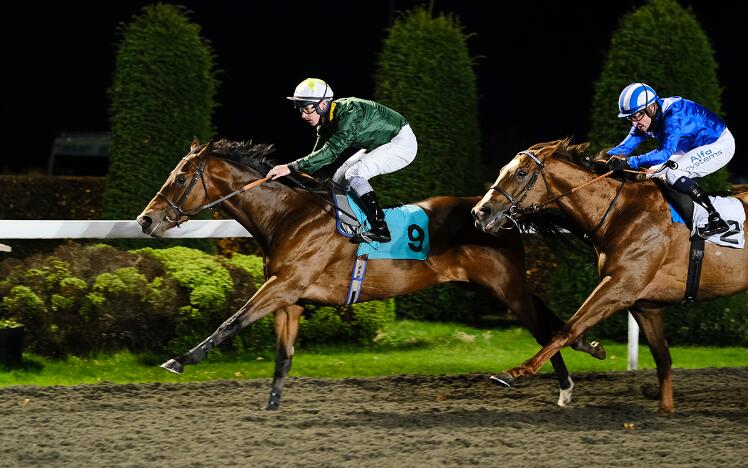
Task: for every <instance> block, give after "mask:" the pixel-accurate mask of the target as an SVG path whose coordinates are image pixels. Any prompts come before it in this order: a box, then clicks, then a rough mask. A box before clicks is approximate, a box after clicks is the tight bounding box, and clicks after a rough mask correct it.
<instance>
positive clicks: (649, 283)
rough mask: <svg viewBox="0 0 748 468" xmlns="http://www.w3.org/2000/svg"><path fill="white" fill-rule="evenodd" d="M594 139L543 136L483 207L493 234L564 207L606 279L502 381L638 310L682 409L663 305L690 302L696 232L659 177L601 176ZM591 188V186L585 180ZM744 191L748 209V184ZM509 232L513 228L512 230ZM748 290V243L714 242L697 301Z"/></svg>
mask: <svg viewBox="0 0 748 468" xmlns="http://www.w3.org/2000/svg"><path fill="white" fill-rule="evenodd" d="M586 147H587V145H571V144H570V142H569V140H559V141H556V142H552V143H542V144H537V145H535V146H533V147H531V148H530V149H528V150H527V151H521V152H520V153H518V154H517V156H515V157H514V159H513V160H512V161H510V162H509V164H507V165H506V166H504V167H503V168H502V169H501V172H500V173H499V177H498V179H496V182H495V183H494V185H493V186H492V187H491V189H490V190H489V191H488V193H486V195H485V196H484V197H483V199H482V200H481V201H480V203H478V204H477V205H476V206H475V207H474V208H473V216H474V217H475V219H476V226H477V227H478V228H480V229H482V230H484V231H486V232H493V233H499V232H502V233H503V231H499V229H500V228H502V227H504V226H505V225H507V224H508V223H512V221H516V220H517V219H518V218H520V217H521V216H522V215H523V214H527V213H531V212H533V213H534V212H539V211H542V210H543V209H544V208H547V207H550V208H557V209H559V210H560V211H561V213H562V214H563V216H565V217H566V218H567V219H568V220H570V221H572V223H573V224H574V225H576V227H578V228H579V229H580V230H582V231H584V232H585V233H586V235H587V237H588V238H589V239H590V240H591V241H592V243H593V245H594V247H595V250H596V252H597V256H598V269H599V273H600V278H601V281H600V283H599V284H598V285H597V287H596V288H595V290H594V291H593V292H592V293H591V294H590V295H589V297H588V298H587V300H586V301H585V302H584V303H583V304H582V306H581V307H580V308H579V310H577V312H576V313H575V314H574V315H573V316H572V317H571V318H570V319H569V321H568V322H567V323H566V325H564V327H563V329H562V330H561V333H559V334H557V335H555V336H554V337H553V339H552V340H551V342H550V343H548V344H546V345H545V346H543V348H542V349H541V350H540V351H539V352H538V353H537V354H536V355H535V356H533V357H532V358H531V359H529V360H527V361H525V362H524V363H523V364H522V365H520V366H519V367H515V368H513V369H510V370H508V371H506V372H504V373H502V374H500V375H498V376H495V377H492V381H494V382H495V383H498V384H503V385H506V386H510V385H512V384H513V383H514V381H515V380H516V379H517V378H519V377H522V376H525V375H531V374H534V373H535V372H537V370H538V369H539V368H540V366H542V365H543V363H544V362H546V361H547V360H548V358H549V357H550V356H553V355H555V354H556V353H557V352H558V351H559V350H560V349H561V348H562V347H564V346H567V345H569V344H571V343H574V341H575V340H576V339H577V338H578V337H579V336H581V334H582V333H584V332H585V331H586V330H588V329H589V328H590V327H592V326H594V325H595V324H596V323H598V322H600V321H601V320H604V319H605V318H607V317H609V316H610V315H611V314H613V313H615V312H617V311H619V310H624V309H627V308H628V309H629V310H630V311H631V313H632V314H633V315H634V317H635V318H636V320H637V322H638V323H639V326H640V327H641V330H642V332H643V334H644V336H645V337H646V339H647V342H648V344H649V348H650V350H651V352H652V355H653V356H654V360H655V362H656V363H657V375H658V377H659V382H660V412H662V413H672V412H674V410H675V408H674V404H673V387H672V379H671V374H672V371H671V358H670V352H669V350H668V345H667V342H666V340H665V332H664V329H663V319H662V308H663V307H664V306H667V305H670V304H677V303H679V302H681V300H682V299H683V297H684V290H685V284H686V277H687V269H688V258H689V248H690V247H689V246H690V241H689V239H690V232H689V229H687V228H686V227H685V226H683V225H682V224H675V223H673V222H672V221H671V217H670V215H669V208H668V205H667V203H666V202H665V199H664V197H663V195H662V193H661V191H660V188H659V187H658V186H657V185H656V184H655V183H654V182H652V181H646V182H635V183H629V184H625V180H617V179H615V178H610V177H604V178H599V180H596V179H597V178H598V177H599V176H598V174H597V173H596V172H594V171H593V170H592V169H593V167H592V165H591V162H590V158H589V157H587V156H585V155H584V150H585V149H586ZM585 184H587V185H586V186H584V187H582V186H583V185H585ZM737 198H738V199H739V200H740V201H741V202H742V203H743V206H744V208H746V207H748V192H744V193H741V194H740V195H738V196H737ZM502 235H503V234H502ZM746 289H748V249H731V248H725V247H719V246H716V245H714V244H710V243H707V245H706V249H705V257H704V260H703V265H702V276H701V288H700V289H699V292H698V295H697V300H699V301H706V300H709V299H714V298H718V297H724V296H731V295H734V294H737V293H740V292H741V291H745V290H746Z"/></svg>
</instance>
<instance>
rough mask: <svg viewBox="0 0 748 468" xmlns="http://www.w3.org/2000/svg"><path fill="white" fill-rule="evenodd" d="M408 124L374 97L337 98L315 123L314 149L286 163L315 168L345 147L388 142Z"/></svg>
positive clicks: (292, 166) (307, 169) (299, 168)
mask: <svg viewBox="0 0 748 468" xmlns="http://www.w3.org/2000/svg"><path fill="white" fill-rule="evenodd" d="M407 124H408V122H407V121H406V120H405V118H404V117H403V116H402V115H400V114H398V113H397V112H395V111H394V110H392V109H390V108H389V107H385V106H383V105H381V104H379V103H376V102H374V101H367V100H365V99H359V98H355V97H349V98H341V99H336V100H334V101H332V104H331V105H330V112H329V114H328V115H327V118H326V119H325V121H324V123H322V124H321V125H318V126H317V143H316V144H315V145H314V151H312V152H311V153H310V154H308V155H307V156H305V157H303V158H300V159H297V160H296V161H294V162H292V163H290V164H289V165H288V166H289V168H290V169H291V170H292V171H296V172H308V173H313V172H316V171H317V170H319V169H320V168H321V167H323V166H326V165H328V164H330V163H332V162H333V161H335V160H336V159H337V158H338V156H340V154H341V153H342V152H343V151H344V150H345V149H347V148H356V149H365V150H366V151H371V150H373V149H375V148H378V147H380V146H382V145H383V144H385V143H389V142H390V141H391V140H392V138H394V137H395V135H397V134H398V132H400V129H401V128H403V127H404V126H405V125H407ZM320 145H322V146H321V147H320Z"/></svg>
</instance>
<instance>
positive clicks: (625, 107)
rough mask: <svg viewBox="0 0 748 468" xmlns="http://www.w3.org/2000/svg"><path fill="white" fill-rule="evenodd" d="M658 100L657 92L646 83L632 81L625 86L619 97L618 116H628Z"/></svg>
mask: <svg viewBox="0 0 748 468" xmlns="http://www.w3.org/2000/svg"><path fill="white" fill-rule="evenodd" d="M656 100H657V93H656V92H655V90H654V89H652V87H651V86H649V85H647V84H644V83H631V84H630V85H628V86H626V87H625V88H623V91H621V95H620V96H619V97H618V110H619V114H618V117H628V116H630V115H634V114H636V113H637V112H639V111H640V110H642V109H644V108H645V107H647V106H648V105H650V104H652V103H653V102H655V101H656Z"/></svg>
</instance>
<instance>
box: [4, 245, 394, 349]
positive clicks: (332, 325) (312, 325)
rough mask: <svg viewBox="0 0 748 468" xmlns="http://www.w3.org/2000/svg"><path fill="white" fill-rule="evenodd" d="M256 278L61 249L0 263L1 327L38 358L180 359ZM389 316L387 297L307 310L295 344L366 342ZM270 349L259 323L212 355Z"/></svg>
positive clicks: (174, 260) (249, 273)
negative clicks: (12, 330) (15, 329)
mask: <svg viewBox="0 0 748 468" xmlns="http://www.w3.org/2000/svg"><path fill="white" fill-rule="evenodd" d="M262 271H263V268H262V259H261V258H259V257H255V256H245V255H239V254H236V255H234V256H233V257H232V258H231V259H226V258H223V257H219V256H212V255H208V254H206V253H204V252H202V251H199V250H194V249H189V248H185V247H173V248H168V249H152V248H145V249H140V250H134V251H129V252H127V251H120V250H117V249H115V248H113V247H111V246H106V245H95V246H85V247H84V246H79V245H77V244H73V243H69V244H66V245H64V246H61V247H58V248H57V250H56V251H55V253H54V254H53V255H37V256H32V257H29V258H27V259H25V260H19V259H12V258H11V259H6V260H4V261H2V262H0V275H2V277H3V278H4V279H3V280H2V281H0V320H14V321H17V322H20V323H22V324H24V325H25V326H26V329H27V342H26V343H27V350H29V351H32V352H35V353H38V354H41V355H46V356H64V355H66V354H70V353H73V354H83V353H89V352H99V351H115V350H118V349H123V348H127V349H130V350H132V351H136V352H138V351H153V352H157V353H169V354H181V353H183V352H185V351H186V350H188V349H190V348H192V347H193V346H195V345H196V344H197V343H199V342H200V341H202V340H203V339H204V338H205V337H206V336H208V335H209V334H210V333H212V332H213V331H214V330H215V329H216V328H217V327H218V326H219V325H220V324H221V323H222V322H223V321H224V320H225V319H226V318H228V317H229V316H230V315H231V314H233V313H234V312H235V311H236V310H237V309H239V308H240V307H241V306H242V305H243V304H244V303H245V302H246V301H247V300H248V299H249V298H250V297H251V296H252V295H253V294H254V293H255V292H256V291H257V288H258V286H259V285H261V284H262V283H263V282H264V276H263V274H262ZM393 318H394V302H393V301H391V300H390V301H377V302H371V303H367V304H357V305H354V306H353V307H348V308H340V309H335V308H329V307H314V306H308V307H307V308H306V311H305V317H302V324H301V330H302V332H301V335H300V337H299V343H301V344H304V343H316V342H327V341H329V340H334V341H335V342H336V343H339V342H351V343H359V344H367V343H371V342H372V341H373V340H374V338H375V337H376V335H377V333H378V331H379V330H380V329H381V328H382V327H383V326H384V324H386V323H387V322H388V321H391V320H392V319H393ZM274 343H275V338H274V331H273V318H272V317H271V316H268V317H265V318H263V319H262V320H260V321H259V322H257V323H256V324H253V325H252V326H251V327H248V328H247V329H245V330H244V331H243V332H242V333H240V334H239V336H237V337H236V338H234V339H233V340H232V341H231V342H230V343H227V344H225V345H222V346H221V347H220V348H219V349H218V350H217V351H216V352H215V353H214V354H219V355H220V354H221V352H222V351H223V352H226V351H229V352H248V351H252V352H261V353H265V352H268V351H271V350H272V349H274Z"/></svg>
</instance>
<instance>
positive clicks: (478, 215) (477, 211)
mask: <svg viewBox="0 0 748 468" xmlns="http://www.w3.org/2000/svg"><path fill="white" fill-rule="evenodd" d="M489 214H491V209H490V208H488V207H486V206H481V207H480V208H473V216H474V217H475V219H478V220H480V219H485V218H486V216H488V215H489Z"/></svg>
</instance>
